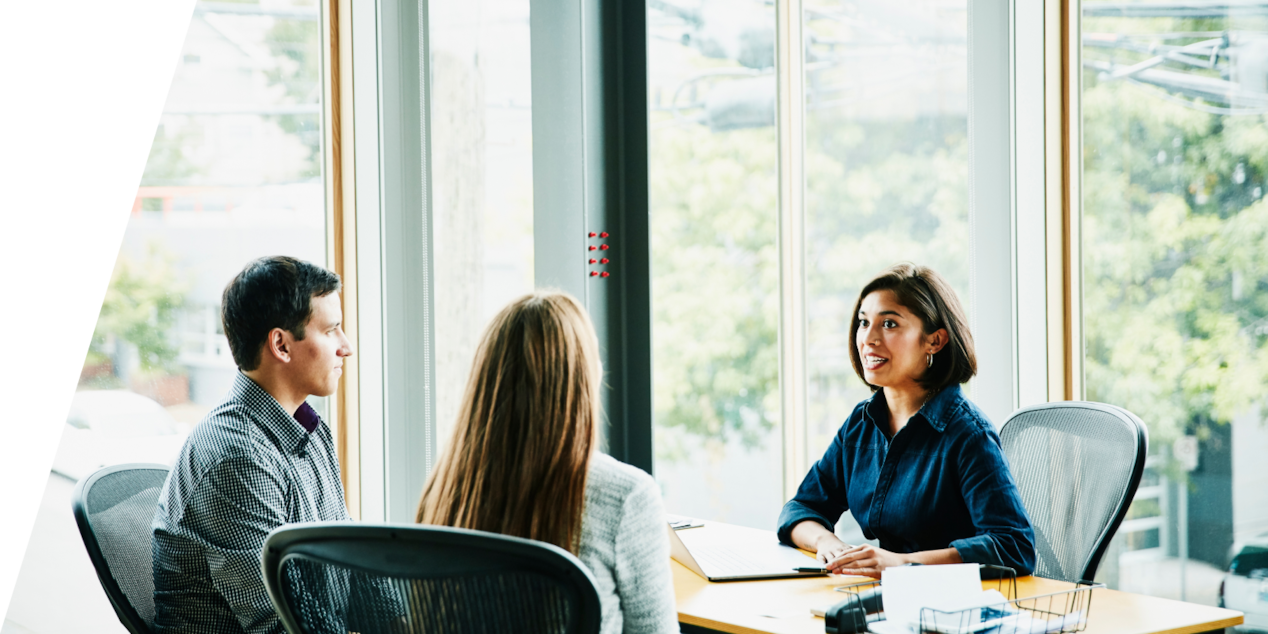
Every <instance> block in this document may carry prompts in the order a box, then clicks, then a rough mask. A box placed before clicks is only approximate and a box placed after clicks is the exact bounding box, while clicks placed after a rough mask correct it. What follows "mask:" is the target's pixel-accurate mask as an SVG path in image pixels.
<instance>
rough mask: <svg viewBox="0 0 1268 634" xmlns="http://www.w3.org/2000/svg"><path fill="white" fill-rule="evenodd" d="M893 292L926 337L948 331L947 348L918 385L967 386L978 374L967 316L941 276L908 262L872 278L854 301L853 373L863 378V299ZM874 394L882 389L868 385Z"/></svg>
mask: <svg viewBox="0 0 1268 634" xmlns="http://www.w3.org/2000/svg"><path fill="white" fill-rule="evenodd" d="M886 290H888V291H893V292H894V296H895V297H896V298H897V299H898V303H899V304H901V305H902V306H903V308H906V309H907V310H910V311H911V312H912V314H913V315H915V316H916V317H917V318H919V319H920V322H921V324H922V325H923V330H924V332H925V334H929V333H932V332H935V331H937V330H938V329H940V328H946V329H947V338H948V341H947V345H945V346H943V347H942V350H939V351H938V353H937V354H935V355H933V365H932V366H930V367H929V369H928V370H925V373H924V375H923V376H921V377H920V380H919V381H917V383H919V384H920V387H923V388H925V389H926V390H928V391H929V392H930V393H933V392H937V391H938V390H941V389H942V388H944V387H946V386H948V385H953V384H958V383H965V382H967V381H968V380H969V379H971V378H973V375H975V374H977V356H976V355H975V354H974V352H973V334H972V333H970V332H969V321H968V319H966V318H965V316H964V309H963V308H962V307H961V306H960V299H959V298H958V297H956V295H955V291H954V290H952V288H951V285H950V284H948V283H947V281H946V280H945V279H943V278H942V276H941V275H938V273H937V272H936V271H934V270H933V269H931V268H929V267H927V266H916V265H915V264H911V263H909V262H903V263H901V264H895V265H894V266H891V267H889V268H888V269H885V270H884V271H882V272H881V274H880V275H877V276H876V277H874V278H872V281H870V282H868V283H867V286H864V287H863V290H862V291H861V292H859V298H858V300H857V301H855V302H854V314H853V315H852V316H851V317H850V362H851V363H852V364H854V373H855V374H858V375H859V378H860V379H863V382H864V383H867V379H865V378H863V360H862V359H860V358H859V347H858V344H857V341H858V339H857V337H858V332H859V308H860V307H861V306H862V305H863V299H864V298H865V297H867V296H868V295H871V294H872V293H874V292H876V291H886ZM868 387H870V388H872V391H873V392H875V391H876V390H878V389H879V388H878V387H876V386H875V385H871V384H868Z"/></svg>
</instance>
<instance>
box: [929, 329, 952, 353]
mask: <svg viewBox="0 0 1268 634" xmlns="http://www.w3.org/2000/svg"><path fill="white" fill-rule="evenodd" d="M950 342H951V336H950V335H948V334H947V329H946V328H939V329H937V330H935V331H933V332H931V333H929V334H927V335H925V344H926V345H928V346H929V349H930V350H932V352H931V353H930V354H938V353H939V352H941V351H942V349H943V348H945V347H946V345H947V344H948V343H950Z"/></svg>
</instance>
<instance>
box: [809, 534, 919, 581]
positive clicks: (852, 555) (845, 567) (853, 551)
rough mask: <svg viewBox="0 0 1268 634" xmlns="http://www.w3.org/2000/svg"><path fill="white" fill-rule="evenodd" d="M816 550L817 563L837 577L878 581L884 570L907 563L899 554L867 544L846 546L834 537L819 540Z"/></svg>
mask: <svg viewBox="0 0 1268 634" xmlns="http://www.w3.org/2000/svg"><path fill="white" fill-rule="evenodd" d="M817 550H818V559H819V563H821V564H823V567H824V568H827V569H828V572H830V573H832V574H837V575H861V576H864V577H872V578H875V579H880V578H881V571H883V570H885V569H886V568H889V567H892V566H901V565H903V564H906V563H907V558H906V557H905V556H904V555H901V554H899V553H894V552H890V551H888V550H885V549H884V548H877V547H876V546H872V545H869V544H861V545H858V546H848V545H846V544H845V542H842V541H841V540H839V539H836V537H835V536H832V537H831V538H830V539H829V538H825V539H821V540H820V544H819V547H818V548H817Z"/></svg>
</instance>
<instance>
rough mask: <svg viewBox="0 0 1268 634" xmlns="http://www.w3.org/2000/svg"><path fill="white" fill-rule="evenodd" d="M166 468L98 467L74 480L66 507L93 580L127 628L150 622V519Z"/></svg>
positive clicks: (140, 631)
mask: <svg viewBox="0 0 1268 634" xmlns="http://www.w3.org/2000/svg"><path fill="white" fill-rule="evenodd" d="M167 472H168V468H167V467H166V466H165V465H160V464H123V465H116V466H113V467H105V468H102V469H98V470H97V471H95V472H93V473H92V475H89V476H88V477H87V478H84V479H83V480H80V481H79V483H78V484H76V485H75V491H74V493H72V494H71V509H72V510H73V511H74V513H75V523H76V524H78V525H79V535H80V537H82V538H83V539H84V548H86V549H87V550H88V558H89V559H91V560H92V565H93V567H94V568H96V569H97V580H99V581H100V582H101V587H102V589H103V590H105V591H106V596H107V597H108V598H109V599H110V605H112V606H114V612H115V614H117V615H118V616H119V621H120V622H121V623H123V626H124V627H126V628H128V631H129V632H132V634H149V633H150V632H151V629H152V628H153V626H154V573H153V570H152V567H151V561H152V554H151V553H152V551H151V549H150V524H151V523H152V522H153V521H154V511H155V509H156V508H157V507H158V497H159V492H160V491H161V490H162V489H163V482H164V481H165V480H166V479H167Z"/></svg>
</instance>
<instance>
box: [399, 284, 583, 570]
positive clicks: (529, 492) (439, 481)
mask: <svg viewBox="0 0 1268 634" xmlns="http://www.w3.org/2000/svg"><path fill="white" fill-rule="evenodd" d="M601 373H602V370H601V369H600V364H599V346H598V339H597V338H596V337H595V333H594V326H593V324H591V322H590V317H589V316H587V315H586V311H585V309H584V308H582V307H581V304H579V303H578V302H577V300H576V299H574V298H573V297H572V296H571V295H568V294H567V293H563V292H560V291H539V292H537V293H533V294H530V295H525V296H524V297H521V298H519V299H517V300H515V301H514V302H512V303H511V305H509V306H507V307H506V308H504V309H502V311H501V312H499V313H498V314H497V316H496V317H494V318H493V322H492V323H490V324H489V327H488V329H486V330H485V332H484V336H483V337H482V338H481V341H480V345H479V347H478V348H477V349H476V355H475V361H474V363H473V365H472V367H471V376H470V378H469V379H468V380H467V389H466V393H465V395H464V396H463V399H462V409H461V410H460V412H459V414H458V420H457V422H456V424H455V425H454V431H453V436H452V437H451V439H450V441H449V445H448V447H447V448H446V450H445V451H444V453H443V455H441V457H440V460H439V461H438V462H437V464H436V468H435V469H434V470H433V471H432V473H431V476H430V477H429V478H428V480H427V485H426V486H425V487H424V488H423V497H422V500H420V501H419V504H418V518H417V521H418V522H419V523H421V524H438V525H443V526H455V527H459V528H471V529H476V530H482V531H490V532H495V533H502V534H504V535H512V536H515V537H525V538H528V539H535V540H539V541H543V542H548V543H551V544H554V545H556V546H559V547H560V548H563V549H565V550H568V551H570V552H573V553H574V554H575V553H576V550H577V544H578V541H579V540H580V537H581V514H582V505H583V504H584V502H585V487H586V474H587V471H588V469H589V467H590V456H591V452H592V451H594V450H595V449H596V448H597V445H598V437H597V433H598V432H597V429H598V419H599V382H600V377H601Z"/></svg>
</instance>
